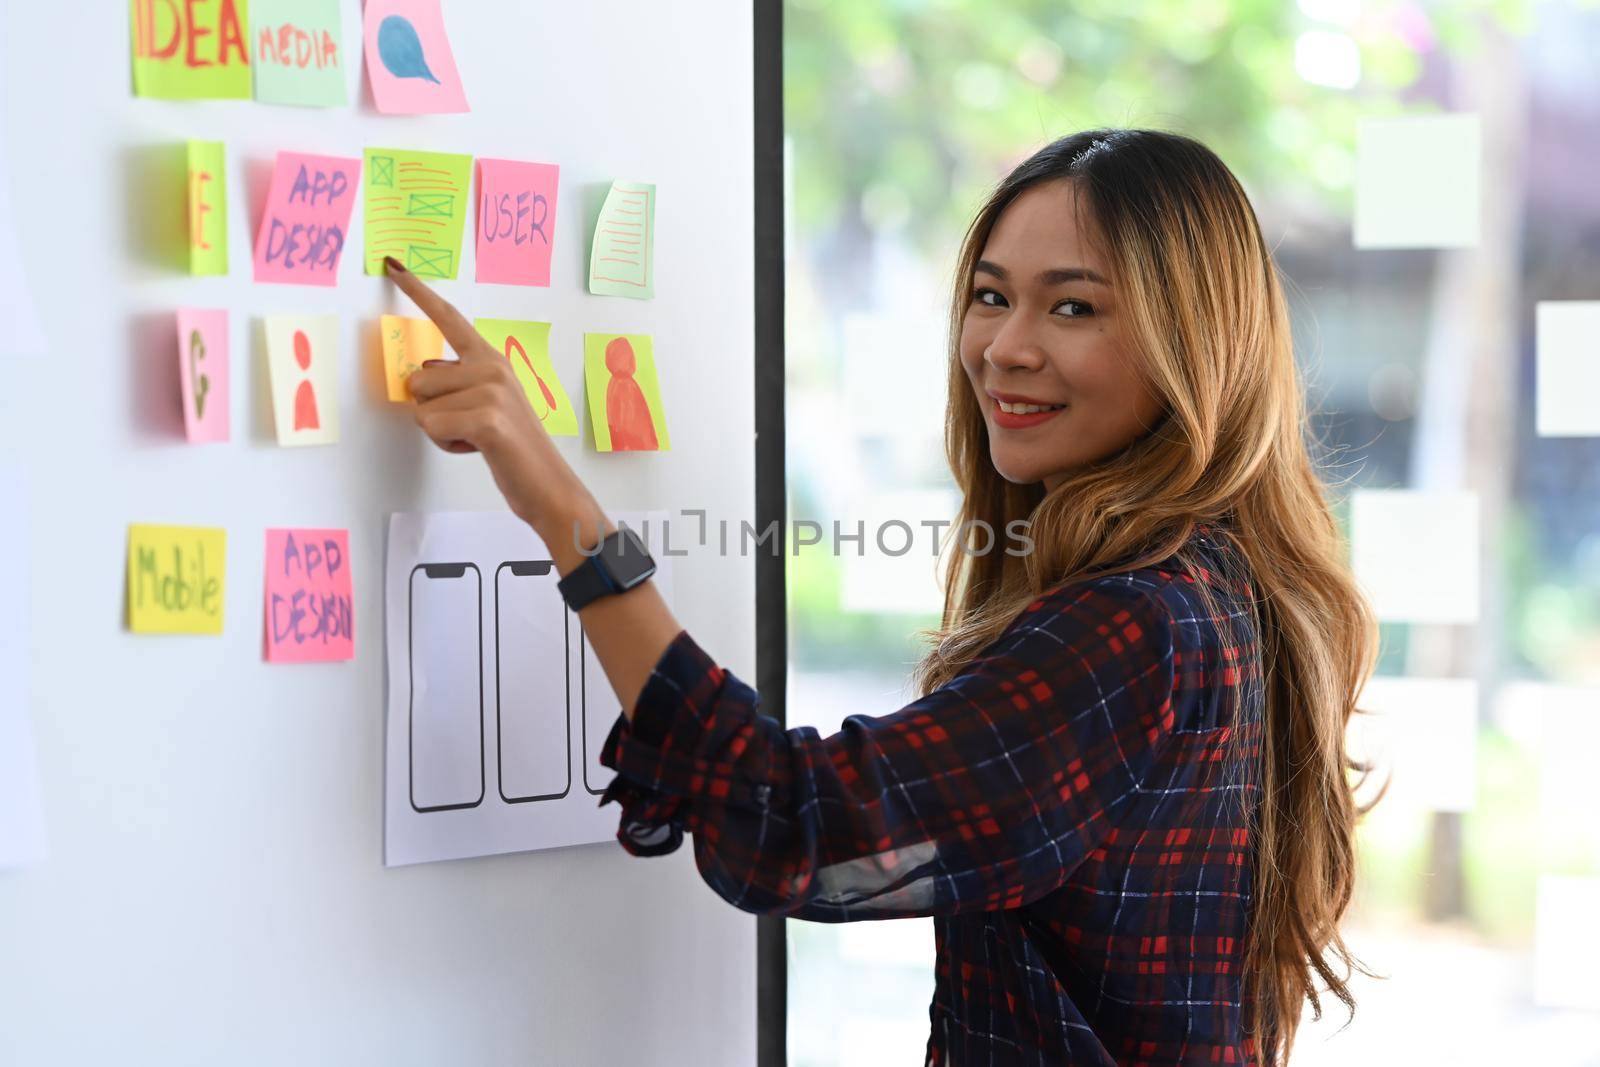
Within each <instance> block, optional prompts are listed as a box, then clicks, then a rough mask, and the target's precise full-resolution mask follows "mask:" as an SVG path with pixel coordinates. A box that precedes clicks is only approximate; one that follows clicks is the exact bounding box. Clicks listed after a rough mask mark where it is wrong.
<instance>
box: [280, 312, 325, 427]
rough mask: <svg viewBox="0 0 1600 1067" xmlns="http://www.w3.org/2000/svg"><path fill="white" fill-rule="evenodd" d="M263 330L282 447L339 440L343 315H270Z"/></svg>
mask: <svg viewBox="0 0 1600 1067" xmlns="http://www.w3.org/2000/svg"><path fill="white" fill-rule="evenodd" d="M265 327H266V334H267V370H268V373H269V377H270V378H271V380H272V416H273V422H274V423H275V425H276V426H277V430H278V444H280V445H325V444H332V443H334V442H335V441H337V440H339V317H338V316H337V315H268V316H267V317H266V320H265Z"/></svg>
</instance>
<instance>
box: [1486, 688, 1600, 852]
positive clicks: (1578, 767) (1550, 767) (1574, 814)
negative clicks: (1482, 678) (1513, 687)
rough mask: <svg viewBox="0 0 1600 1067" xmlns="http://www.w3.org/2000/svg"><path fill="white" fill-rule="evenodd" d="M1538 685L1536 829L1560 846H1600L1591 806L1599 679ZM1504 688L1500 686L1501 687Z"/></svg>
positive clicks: (1599, 730)
mask: <svg viewBox="0 0 1600 1067" xmlns="http://www.w3.org/2000/svg"><path fill="white" fill-rule="evenodd" d="M1523 684H1524V685H1526V686H1528V687H1530V688H1536V690H1537V693H1536V697H1535V696H1534V694H1530V703H1532V702H1534V701H1535V700H1536V707H1537V713H1538V719H1539V746H1538V747H1539V829H1540V836H1541V838H1542V839H1543V840H1544V841H1546V842H1548V843H1549V844H1550V845H1553V846H1554V847H1555V849H1557V850H1558V851H1557V853H1556V854H1560V853H1561V852H1576V853H1578V854H1582V852H1583V851H1585V850H1591V849H1592V850H1596V851H1600V821H1597V820H1595V819H1594V818H1592V817H1591V816H1590V815H1589V814H1588V813H1590V812H1592V811H1593V810H1594V753H1595V752H1597V751H1600V685H1586V686H1585V685H1551V684H1549V683H1548V682H1531V681H1530V682H1525V683H1523ZM1501 691H1502V693H1504V692H1505V690H1504V689H1502V690H1501Z"/></svg>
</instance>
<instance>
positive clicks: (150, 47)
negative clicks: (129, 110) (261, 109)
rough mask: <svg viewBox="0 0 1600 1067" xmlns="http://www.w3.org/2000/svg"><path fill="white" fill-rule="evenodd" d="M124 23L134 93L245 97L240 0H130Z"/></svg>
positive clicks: (246, 31)
mask: <svg viewBox="0 0 1600 1067" xmlns="http://www.w3.org/2000/svg"><path fill="white" fill-rule="evenodd" d="M129 25H130V27H131V29H132V31H133V92H134V95H135V96H154V97H159V98H161V99H164V100H206V99H212V100H248V99H250V54H249V51H248V48H249V46H248V45H247V44H246V43H245V42H246V41H248V40H249V39H250V24H249V21H248V20H247V18H246V0H181V2H180V0H131V4H130V18H129Z"/></svg>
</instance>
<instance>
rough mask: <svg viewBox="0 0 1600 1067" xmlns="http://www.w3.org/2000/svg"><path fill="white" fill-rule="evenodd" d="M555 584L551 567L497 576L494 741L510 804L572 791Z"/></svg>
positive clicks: (562, 622) (502, 570)
mask: <svg viewBox="0 0 1600 1067" xmlns="http://www.w3.org/2000/svg"><path fill="white" fill-rule="evenodd" d="M559 577H560V576H559V575H558V574H557V573H556V569H555V563H554V562H553V561H552V560H548V559H543V560H513V561H508V562H505V563H502V564H500V566H499V567H497V568H496V569H495V572H494V619H495V623H494V677H495V738H496V741H497V742H498V743H497V745H496V748H497V749H498V752H499V755H498V757H497V764H498V770H499V779H500V784H499V790H500V799H502V800H504V801H505V802H506V803H507V804H523V803H527V802H530V801H535V800H559V799H560V798H562V797H564V796H566V795H567V793H569V792H570V791H571V789H572V716H571V714H570V712H569V710H568V703H569V697H568V689H569V683H568V678H569V671H570V669H571V668H570V667H569V665H568V662H567V657H568V655H569V652H568V648H567V618H566V616H567V604H566V601H565V600H564V599H563V598H562V596H561V592H560V590H558V589H557V588H556V582H557V580H558V579H559ZM558 657H559V658H558Z"/></svg>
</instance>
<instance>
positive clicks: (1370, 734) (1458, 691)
mask: <svg viewBox="0 0 1600 1067" xmlns="http://www.w3.org/2000/svg"><path fill="white" fill-rule="evenodd" d="M1356 706H1357V707H1358V708H1361V709H1362V710H1363V711H1370V712H1372V714H1370V715H1352V716H1351V717H1350V725H1349V728H1348V733H1347V741H1348V745H1349V750H1350V753H1351V755H1352V756H1354V757H1355V758H1356V759H1360V760H1363V761H1371V762H1374V763H1376V764H1377V767H1376V769H1375V770H1374V772H1373V774H1374V777H1373V778H1372V779H1371V781H1370V782H1369V783H1368V785H1366V786H1365V787H1363V795H1369V794H1370V793H1371V792H1373V791H1375V789H1376V787H1377V785H1378V784H1379V783H1381V782H1383V781H1385V780H1389V781H1390V785H1389V791H1388V793H1387V794H1386V795H1385V796H1384V801H1383V802H1384V803H1385V804H1392V805H1393V806H1396V807H1408V808H1417V809H1421V810H1425V811H1471V810H1472V807H1473V802H1474V800H1475V798H1476V797H1477V792H1478V787H1477V782H1478V772H1477V765H1478V683H1477V682H1476V681H1474V680H1472V679H1471V678H1397V677H1387V676H1376V677H1372V678H1369V679H1367V683H1366V685H1365V686H1364V687H1363V688H1362V691H1361V695H1360V697H1359V698H1357V700H1356ZM1391 775H1392V778H1391Z"/></svg>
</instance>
